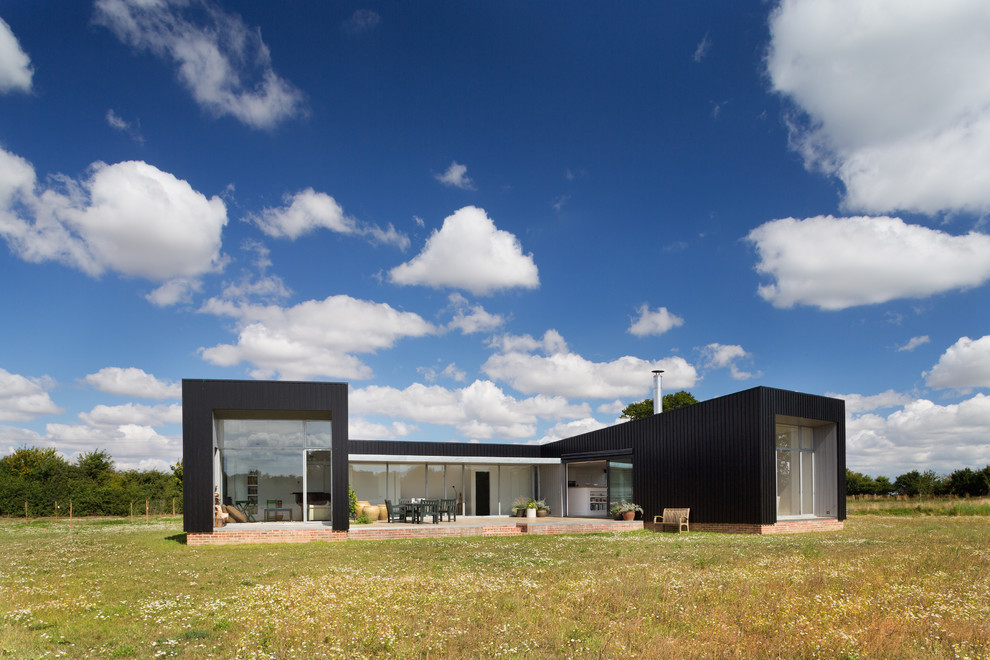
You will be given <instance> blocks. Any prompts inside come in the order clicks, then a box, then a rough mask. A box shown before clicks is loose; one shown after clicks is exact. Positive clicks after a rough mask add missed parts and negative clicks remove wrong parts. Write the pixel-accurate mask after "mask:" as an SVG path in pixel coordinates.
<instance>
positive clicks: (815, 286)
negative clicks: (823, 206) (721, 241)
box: [747, 216, 990, 310]
mask: <svg viewBox="0 0 990 660" xmlns="http://www.w3.org/2000/svg"><path fill="white" fill-rule="evenodd" d="M747 240H749V241H750V242H751V243H753V245H754V246H755V247H756V251H757V253H758V255H759V262H758V263H757V265H756V270H757V271H758V272H760V273H763V274H766V275H769V276H771V277H772V278H773V279H774V280H775V282H774V283H771V284H764V285H761V286H760V288H759V293H760V296H762V297H763V298H764V299H765V300H767V301H769V302H771V303H772V304H773V305H774V307H784V308H787V307H793V306H794V305H796V304H802V305H813V306H816V307H820V308H821V309H829V310H836V309H845V308H847V307H853V306H855V305H869V304H874V303H881V302H886V301H888V300H893V299H895V298H922V297H926V296H930V295H933V294H936V293H941V292H945V291H951V290H955V289H964V288H968V287H974V286H979V285H980V284H983V283H984V282H986V281H987V280H988V279H990V236H987V235H986V234H981V233H977V232H971V233H969V234H966V235H964V236H953V235H951V234H947V233H945V232H942V231H938V230H935V229H929V228H927V227H922V226H919V225H909V224H906V223H905V222H904V221H903V220H901V219H899V218H888V217H875V218H871V217H851V218H835V217H832V216H817V217H814V218H807V219H805V220H798V219H795V218H784V219H781V220H773V221H771V222H767V223H765V224H763V225H760V226H759V227H757V228H756V229H754V230H752V231H751V232H750V233H749V235H748V236H747Z"/></svg>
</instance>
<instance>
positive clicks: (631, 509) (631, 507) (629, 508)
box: [609, 500, 643, 520]
mask: <svg viewBox="0 0 990 660" xmlns="http://www.w3.org/2000/svg"><path fill="white" fill-rule="evenodd" d="M609 513H611V514H612V516H613V517H614V518H615V519H616V520H635V519H636V514H637V513H639V514H642V513H643V507H641V506H640V505H638V504H634V503H632V502H626V501H625V500H622V501H621V502H612V507H611V508H610V509H609Z"/></svg>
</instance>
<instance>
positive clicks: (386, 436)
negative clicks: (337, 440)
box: [347, 417, 417, 440]
mask: <svg viewBox="0 0 990 660" xmlns="http://www.w3.org/2000/svg"><path fill="white" fill-rule="evenodd" d="M416 430H417V427H416V426H413V425H411V424H405V423H403V422H392V423H391V424H387V425H386V424H378V423H376V422H369V421H368V420H366V419H363V418H361V417H348V418H347V437H349V438H351V439H353V440H395V439H396V438H404V437H406V436H407V435H409V434H410V433H412V432H414V431H416Z"/></svg>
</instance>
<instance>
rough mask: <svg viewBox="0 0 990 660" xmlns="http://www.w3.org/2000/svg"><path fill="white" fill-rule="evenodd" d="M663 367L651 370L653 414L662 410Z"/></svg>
mask: <svg viewBox="0 0 990 660" xmlns="http://www.w3.org/2000/svg"><path fill="white" fill-rule="evenodd" d="M662 374H663V369H654V370H653V414H654V415H659V414H660V413H662V412H663V383H662V380H663V376H662Z"/></svg>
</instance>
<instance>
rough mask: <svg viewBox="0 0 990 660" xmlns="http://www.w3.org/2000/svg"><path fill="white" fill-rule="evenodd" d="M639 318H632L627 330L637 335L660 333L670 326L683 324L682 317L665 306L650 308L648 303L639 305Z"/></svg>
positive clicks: (670, 327) (674, 326)
mask: <svg viewBox="0 0 990 660" xmlns="http://www.w3.org/2000/svg"><path fill="white" fill-rule="evenodd" d="M638 311H639V318H637V319H634V320H633V322H632V325H630V326H629V332H630V333H631V334H634V335H636V336H637V337H646V336H648V335H662V334H663V333H665V332H667V331H668V330H670V329H672V328H676V327H678V326H682V325H684V319H682V318H681V317H680V316H677V315H676V314H672V313H671V312H670V311H669V310H668V309H667V308H666V307H659V308H657V309H654V310H651V309H650V306H649V304H647V303H643V304H642V305H640V307H639V310H638Z"/></svg>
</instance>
